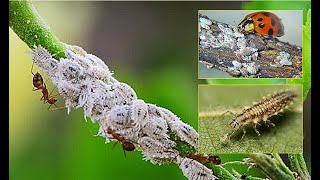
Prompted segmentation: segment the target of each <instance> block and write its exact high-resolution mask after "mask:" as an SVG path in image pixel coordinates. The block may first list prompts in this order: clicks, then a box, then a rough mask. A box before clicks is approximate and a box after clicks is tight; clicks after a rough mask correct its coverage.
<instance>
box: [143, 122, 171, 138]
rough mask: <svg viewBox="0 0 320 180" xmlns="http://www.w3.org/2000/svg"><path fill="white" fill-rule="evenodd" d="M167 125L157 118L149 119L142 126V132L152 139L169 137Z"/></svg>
mask: <svg viewBox="0 0 320 180" xmlns="http://www.w3.org/2000/svg"><path fill="white" fill-rule="evenodd" d="M167 129H168V125H167V123H166V121H164V120H163V119H162V118H159V117H150V118H149V121H148V122H147V123H146V124H145V125H144V126H143V132H144V133H145V134H147V135H148V136H150V137H152V138H155V139H156V138H160V137H169V136H168V135H167V132H168V130H167Z"/></svg>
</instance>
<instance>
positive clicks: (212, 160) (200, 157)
mask: <svg viewBox="0 0 320 180" xmlns="http://www.w3.org/2000/svg"><path fill="white" fill-rule="evenodd" d="M186 157H187V158H191V159H194V160H197V161H198V162H200V163H201V164H207V163H208V164H212V165H219V164H221V159H220V157H219V156H217V155H209V156H207V155H204V154H194V153H187V154H186Z"/></svg>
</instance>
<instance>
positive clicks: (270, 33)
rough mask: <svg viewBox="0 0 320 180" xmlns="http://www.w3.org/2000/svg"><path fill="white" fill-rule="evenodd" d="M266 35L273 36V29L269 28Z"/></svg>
mask: <svg viewBox="0 0 320 180" xmlns="http://www.w3.org/2000/svg"><path fill="white" fill-rule="evenodd" d="M268 35H270V36H272V35H273V29H271V28H270V29H269V30H268Z"/></svg>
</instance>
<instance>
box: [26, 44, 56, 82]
mask: <svg viewBox="0 0 320 180" xmlns="http://www.w3.org/2000/svg"><path fill="white" fill-rule="evenodd" d="M29 55H30V57H31V59H32V60H33V61H34V63H35V64H37V65H38V66H39V67H40V68H41V69H42V70H43V71H44V72H45V73H46V74H47V75H49V76H52V75H53V74H54V73H55V68H56V66H57V64H58V61H57V60H55V59H54V58H53V57H52V55H51V54H50V53H49V51H47V50H46V49H45V48H43V47H41V46H38V47H36V48H35V49H34V50H33V51H31V52H29Z"/></svg>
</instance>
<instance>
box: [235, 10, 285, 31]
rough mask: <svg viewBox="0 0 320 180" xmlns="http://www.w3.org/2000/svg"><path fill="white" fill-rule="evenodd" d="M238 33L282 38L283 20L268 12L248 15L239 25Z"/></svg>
mask: <svg viewBox="0 0 320 180" xmlns="http://www.w3.org/2000/svg"><path fill="white" fill-rule="evenodd" d="M238 31H239V32H241V33H243V34H248V33H257V34H260V35H263V36H271V37H280V36H283V35H284V26H283V24H282V22H281V19H280V18H279V17H278V16H277V15H275V14H273V13H271V12H267V11H259V12H254V13H251V14H248V15H247V16H246V17H245V18H244V19H243V20H242V21H241V22H240V23H239V24H238Z"/></svg>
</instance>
